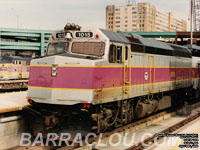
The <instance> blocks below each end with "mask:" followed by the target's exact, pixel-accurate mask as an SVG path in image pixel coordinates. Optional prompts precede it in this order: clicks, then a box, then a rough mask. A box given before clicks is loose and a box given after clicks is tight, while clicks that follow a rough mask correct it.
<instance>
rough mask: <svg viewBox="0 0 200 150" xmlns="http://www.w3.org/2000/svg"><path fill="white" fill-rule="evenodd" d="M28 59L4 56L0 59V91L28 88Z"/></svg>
mask: <svg viewBox="0 0 200 150" xmlns="http://www.w3.org/2000/svg"><path fill="white" fill-rule="evenodd" d="M29 65H30V59H29V58H23V57H19V56H4V57H2V58H1V59H0V90H8V89H21V88H27V87H28V78H29Z"/></svg>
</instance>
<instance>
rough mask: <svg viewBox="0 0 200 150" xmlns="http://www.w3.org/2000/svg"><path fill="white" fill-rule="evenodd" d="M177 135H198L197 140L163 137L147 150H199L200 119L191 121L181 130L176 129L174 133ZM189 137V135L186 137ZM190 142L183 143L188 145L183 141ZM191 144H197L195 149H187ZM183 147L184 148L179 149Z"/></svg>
mask: <svg viewBox="0 0 200 150" xmlns="http://www.w3.org/2000/svg"><path fill="white" fill-rule="evenodd" d="M174 133H177V134H186V135H188V134H196V135H197V134H198V138H185V139H184V138H183V139H181V138H180V137H165V139H163V140H162V141H159V142H158V144H157V145H152V146H151V147H149V148H148V149H147V150H161V149H162V150H188V149H193V150H200V118H198V119H195V120H193V121H192V122H190V123H188V124H187V125H185V126H183V127H182V128H180V129H178V130H177V131H176V132H174ZM188 136H189V135H188ZM188 139H189V140H190V141H185V142H191V143H190V144H185V142H184V140H188ZM193 142H196V143H198V144H196V145H197V147H188V148H186V147H185V146H186V145H187V146H191V145H192V144H193ZM181 146H184V147H181Z"/></svg>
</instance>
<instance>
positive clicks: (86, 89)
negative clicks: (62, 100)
mask: <svg viewBox="0 0 200 150" xmlns="http://www.w3.org/2000/svg"><path fill="white" fill-rule="evenodd" d="M28 88H39V89H48V90H53V89H55V90H80V91H95V90H96V89H73V88H49V87H39V86H28Z"/></svg>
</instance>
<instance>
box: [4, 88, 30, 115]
mask: <svg viewBox="0 0 200 150" xmlns="http://www.w3.org/2000/svg"><path fill="white" fill-rule="evenodd" d="M26 97H27V91H21V92H12V93H0V113H6V112H12V111H18V110H22V109H23V107H24V106H26V105H28V103H27V99H26Z"/></svg>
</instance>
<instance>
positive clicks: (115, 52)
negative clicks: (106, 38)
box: [109, 44, 122, 63]
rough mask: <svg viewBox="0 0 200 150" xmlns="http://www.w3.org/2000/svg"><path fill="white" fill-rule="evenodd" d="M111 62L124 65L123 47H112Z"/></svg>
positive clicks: (112, 45) (110, 52)
mask: <svg viewBox="0 0 200 150" xmlns="http://www.w3.org/2000/svg"><path fill="white" fill-rule="evenodd" d="M109 62H110V63H122V47H121V46H116V45H114V44H111V45H110V51H109Z"/></svg>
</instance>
